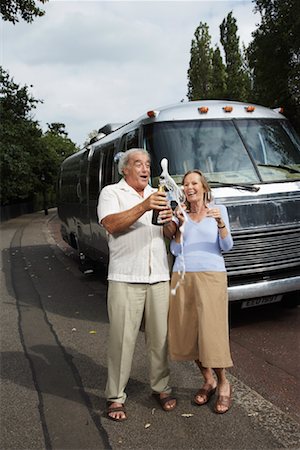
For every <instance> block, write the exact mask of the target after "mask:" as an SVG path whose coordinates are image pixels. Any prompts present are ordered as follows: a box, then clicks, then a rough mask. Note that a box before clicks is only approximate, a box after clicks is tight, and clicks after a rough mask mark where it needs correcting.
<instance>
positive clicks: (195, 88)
mask: <svg viewBox="0 0 300 450" xmlns="http://www.w3.org/2000/svg"><path fill="white" fill-rule="evenodd" d="M212 55H213V50H212V48H211V36H210V34H209V31H208V25H207V24H206V23H202V22H200V25H199V26H198V27H197V28H196V31H195V34H194V39H192V44H191V57H190V66H189V70H188V80H189V81H188V94H187V95H188V99H189V100H199V99H201V98H210V95H211V87H212V86H211V84H212Z"/></svg>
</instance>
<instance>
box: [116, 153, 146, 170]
mask: <svg viewBox="0 0 300 450" xmlns="http://www.w3.org/2000/svg"><path fill="white" fill-rule="evenodd" d="M133 153H143V154H144V155H147V156H148V158H149V161H150V159H151V158H150V154H149V152H147V150H145V149H144V148H131V149H130V150H127V151H126V152H124V153H118V156H119V158H118V159H119V161H118V172H119V174H120V175H123V173H124V172H123V171H124V168H125V167H127V166H128V162H129V158H130V156H131V155H132V154H133Z"/></svg>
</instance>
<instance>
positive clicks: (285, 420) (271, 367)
mask: <svg viewBox="0 0 300 450" xmlns="http://www.w3.org/2000/svg"><path fill="white" fill-rule="evenodd" d="M1 249H2V263H1V269H2V270H1V287H0V289H1V309H0V326H1V327H0V330H1V331H0V333H1V405H0V418H1V428H0V433H1V435H0V436H1V438H0V448H1V449H3V450H9V449H15V450H19V449H38V450H42V449H59V450H64V449H72V450H75V449H78V450H79V449H84V450H88V449H93V450H94V449H157V450H159V449H170V448H171V449H172V448H173V449H239V450H242V449H245V450H246V449H247V450H250V449H279V448H290V449H298V448H300V412H299V392H300V390H299V385H300V382H299V314H300V310H299V308H295V309H288V308H283V307H282V306H281V305H273V306H270V307H264V308H258V309H256V310H251V311H250V310H247V311H244V312H242V313H238V314H237V313H234V314H233V313H232V314H231V320H230V323H231V346H232V353H233V358H234V363H235V365H234V368H233V369H231V370H230V374H229V377H230V380H231V383H232V385H233V388H234V405H233V407H232V409H231V410H230V411H229V412H228V413H227V414H225V415H223V416H219V415H216V414H215V413H214V412H213V402H211V403H209V404H208V405H205V406H202V407H196V406H192V404H191V398H192V396H193V394H194V393H195V391H196V390H197V389H198V388H199V387H200V385H201V379H200V376H199V373H198V371H197V369H196V367H195V366H194V364H193V363H190V362H187V363H176V364H175V363H171V364H170V367H171V383H172V385H173V387H174V392H175V393H176V396H177V397H178V407H177V409H176V410H175V411H173V412H169V413H165V412H164V411H162V410H161V409H159V407H158V405H157V404H156V403H155V400H154V399H153V398H152V397H151V392H150V388H149V384H148V378H147V373H148V369H147V360H146V356H145V345H144V335H143V332H142V331H141V332H140V334H139V337H138V342H137V346H136V352H135V356H134V362H133V367H132V374H131V379H130V381H129V384H128V389H127V393H128V401H127V410H128V415H129V419H128V420H127V421H126V422H123V423H115V422H112V421H110V420H108V419H107V418H106V417H105V414H104V411H105V398H104V388H105V381H106V374H107V371H106V345H107V333H108V321H107V314H106V280H105V279H106V274H105V268H101V267H100V268H99V269H98V270H97V271H96V273H95V274H93V275H90V276H84V275H82V274H81V273H80V272H79V271H78V269H77V256H76V254H75V253H74V252H73V251H72V249H70V248H69V247H68V246H67V245H66V244H64V243H63V242H62V240H61V237H60V235H59V226H58V221H57V217H56V213H55V211H50V214H49V216H44V214H43V213H42V212H41V213H37V214H32V215H26V216H21V217H19V218H16V219H13V220H10V221H8V222H5V223H4V224H2V225H1Z"/></svg>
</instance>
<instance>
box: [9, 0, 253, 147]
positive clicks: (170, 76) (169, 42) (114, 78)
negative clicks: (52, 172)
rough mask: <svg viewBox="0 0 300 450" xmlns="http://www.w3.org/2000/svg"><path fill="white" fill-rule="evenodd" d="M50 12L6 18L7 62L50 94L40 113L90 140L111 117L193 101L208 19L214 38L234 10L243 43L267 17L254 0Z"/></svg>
mask: <svg viewBox="0 0 300 450" xmlns="http://www.w3.org/2000/svg"><path fill="white" fill-rule="evenodd" d="M42 8H43V9H44V10H45V15H44V16H43V17H39V18H35V20H34V21H33V23H31V24H28V23H26V22H24V21H20V22H19V23H17V24H16V25H12V24H11V23H9V22H4V21H2V20H1V23H0V27H1V42H2V46H1V47H2V48H1V65H2V67H3V68H4V69H5V70H6V71H8V72H9V75H10V77H12V78H13V79H14V81H15V82H16V83H17V84H20V85H21V86H24V85H25V84H26V85H27V86H32V87H30V89H29V92H30V93H31V94H32V95H33V97H34V98H36V99H40V100H43V104H39V105H38V107H37V108H36V109H35V110H34V119H35V120H37V121H38V122H39V123H40V126H41V127H42V129H43V130H44V131H45V130H46V129H47V125H46V124H47V123H52V122H62V123H64V124H65V125H66V131H67V132H68V135H69V137H70V139H72V141H73V142H75V143H76V145H78V146H80V147H82V146H83V143H84V141H86V140H87V138H88V135H89V133H91V132H92V131H93V130H98V129H99V128H101V127H102V126H104V125H105V124H106V123H127V122H129V121H130V120H133V119H136V118H137V117H139V116H141V115H142V114H144V113H145V112H146V111H148V110H151V109H156V108H158V107H159V106H163V105H168V104H173V103H177V102H179V101H180V100H182V99H184V100H187V97H186V95H187V81H188V80H187V71H188V67H189V60H190V49H191V41H192V39H193V37H194V33H195V30H196V28H197V26H198V25H199V23H200V22H206V23H207V25H208V26H209V32H210V35H211V38H212V45H213V46H214V45H216V44H217V45H219V47H220V48H222V47H221V44H220V30H219V26H220V24H221V23H222V21H223V19H224V18H225V17H226V16H227V14H228V13H229V12H230V11H232V12H233V16H234V17H235V19H236V20H237V26H238V36H239V37H240V45H242V43H243V44H244V45H246V46H247V45H248V44H249V42H250V41H251V40H252V36H251V33H252V32H253V31H254V30H255V29H256V28H257V25H258V23H259V20H260V17H259V14H255V13H254V11H253V9H254V4H253V2H252V0H231V1H227V0H218V1H217V0H206V1H204V0H197V1H171V0H169V1H158V0H152V1H150V0H149V1H148V0H139V1H125V0H124V1H113V0H107V1H100V0H98V1H87V0H81V1H72V0H64V1H62V0H50V2H49V3H47V4H45V5H44V6H43V7H42Z"/></svg>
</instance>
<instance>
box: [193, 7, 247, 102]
mask: <svg viewBox="0 0 300 450" xmlns="http://www.w3.org/2000/svg"><path fill="white" fill-rule="evenodd" d="M237 30H238V28H237V25H236V20H235V18H234V17H233V16H232V12H231V13H229V14H228V15H227V17H226V19H224V20H223V22H222V24H221V25H220V34H221V39H220V40H221V44H222V46H223V49H224V53H225V64H224V63H223V60H222V56H221V51H220V49H219V47H218V46H216V48H215V49H214V50H213V49H212V48H211V36H210V34H209V29H208V25H207V24H206V23H204V24H203V23H202V22H200V25H199V26H198V27H197V29H196V31H195V35H194V39H193V40H192V44H191V57H190V65H189V70H188V95H187V96H188V99H189V100H199V99H225V98H227V99H229V100H240V101H245V100H247V99H249V97H250V91H251V89H250V86H251V72H250V71H249V67H248V65H247V61H246V60H245V57H244V54H243V52H241V50H240V48H239V37H238V36H237Z"/></svg>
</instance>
